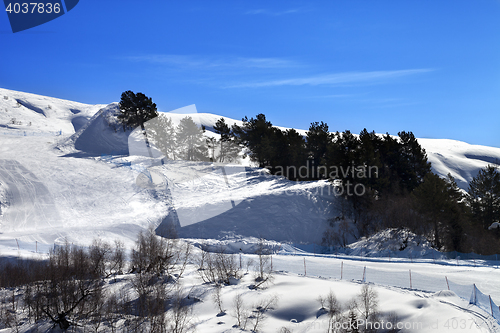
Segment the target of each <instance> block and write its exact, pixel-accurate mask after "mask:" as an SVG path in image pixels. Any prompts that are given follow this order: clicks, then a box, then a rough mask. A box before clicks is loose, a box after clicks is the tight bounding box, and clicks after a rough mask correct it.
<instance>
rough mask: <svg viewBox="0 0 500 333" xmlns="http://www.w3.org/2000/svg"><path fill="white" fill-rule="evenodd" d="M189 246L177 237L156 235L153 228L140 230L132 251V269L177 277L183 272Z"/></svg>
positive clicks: (188, 253)
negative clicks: (175, 275)
mask: <svg viewBox="0 0 500 333" xmlns="http://www.w3.org/2000/svg"><path fill="white" fill-rule="evenodd" d="M190 249H191V247H190V245H189V244H187V243H184V245H181V243H180V242H179V241H178V240H177V239H173V238H163V237H160V236H157V235H156V234H155V231H154V229H153V228H150V229H149V230H148V231H146V232H145V233H143V232H141V233H140V234H139V236H138V239H137V241H136V246H135V249H134V250H133V251H132V271H133V272H136V273H140V272H147V273H153V274H156V275H158V276H159V275H162V274H166V275H167V276H172V275H174V274H177V276H178V277H179V276H180V275H182V273H183V272H184V269H185V267H186V264H187V262H188V259H189V255H190V251H191V250H190Z"/></svg>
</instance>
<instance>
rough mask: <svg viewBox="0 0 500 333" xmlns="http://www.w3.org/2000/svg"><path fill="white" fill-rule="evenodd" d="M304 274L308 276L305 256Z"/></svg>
mask: <svg viewBox="0 0 500 333" xmlns="http://www.w3.org/2000/svg"><path fill="white" fill-rule="evenodd" d="M304 276H307V270H306V258H304Z"/></svg>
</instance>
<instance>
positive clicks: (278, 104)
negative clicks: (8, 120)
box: [0, 0, 500, 147]
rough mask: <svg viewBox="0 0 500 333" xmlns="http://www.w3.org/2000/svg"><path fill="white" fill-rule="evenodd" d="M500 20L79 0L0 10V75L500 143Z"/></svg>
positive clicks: (391, 8)
mask: <svg viewBox="0 0 500 333" xmlns="http://www.w3.org/2000/svg"><path fill="white" fill-rule="evenodd" d="M499 18H500V0H488V1H486V0H477V1H460V0H440V1H396V0H394V1H373V0H370V1H357V0H354V1H272V2H271V1H182V2H181V1H164V0H158V1H156V0H148V1H138V0H136V1H130V0H119V1H118V0H105V1H92V0H80V3H79V4H78V5H77V6H76V7H75V8H74V9H73V10H72V11H71V12H69V13H67V14H65V15H63V16H61V17H60V18H58V19H56V20H54V21H51V22H49V23H46V24H44V25H41V26H38V27H36V28H33V29H30V30H27V31H24V32H19V33H16V34H13V33H12V32H11V29H10V26H9V23H8V18H7V14H6V13H5V12H4V13H3V14H2V13H0V45H1V46H0V47H1V48H0V87H2V88H7V89H13V90H20V91H26V92H32V93H37V94H43V95H48V96H53V97H59V98H64V99H70V100H76V101H79V102H84V103H109V102H113V101H118V100H119V98H120V94H121V93H122V92H123V91H125V90H133V91H135V92H143V93H145V94H146V95H148V96H150V97H152V98H153V101H155V102H156V104H157V105H158V108H159V110H161V111H170V110H173V109H176V108H179V107H182V106H185V105H189V104H196V106H197V108H198V112H209V113H216V114H220V115H224V116H228V117H233V118H236V119H241V118H242V117H243V116H249V117H250V116H255V115H256V114H257V113H264V114H266V116H267V118H268V119H269V120H271V121H272V123H273V124H275V125H280V126H287V127H295V128H302V129H307V128H308V127H309V124H310V123H311V122H313V121H324V122H327V123H328V125H329V126H330V129H331V130H334V131H336V130H339V131H342V130H346V129H349V130H351V131H353V132H355V133H359V132H360V131H361V130H362V129H363V128H365V127H366V128H367V129H368V130H375V131H376V132H379V133H385V132H389V133H390V134H397V132H398V131H402V130H405V131H412V132H413V133H415V135H416V136H417V137H428V138H449V139H457V140H462V141H466V142H469V143H473V144H483V145H490V146H496V147H500V19H499Z"/></svg>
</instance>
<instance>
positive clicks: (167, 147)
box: [145, 116, 176, 160]
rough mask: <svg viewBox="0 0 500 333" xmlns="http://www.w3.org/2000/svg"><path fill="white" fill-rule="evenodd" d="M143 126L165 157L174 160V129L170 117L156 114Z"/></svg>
mask: <svg viewBox="0 0 500 333" xmlns="http://www.w3.org/2000/svg"><path fill="white" fill-rule="evenodd" d="M145 128H146V131H147V132H148V133H150V136H151V140H152V141H153V142H154V144H155V146H156V148H158V149H159V150H160V151H161V152H162V153H163V154H164V155H165V157H166V158H169V159H172V160H175V158H176V151H175V150H176V142H175V139H176V129H175V126H174V125H173V123H172V119H171V118H168V117H165V116H158V117H156V118H155V119H153V120H150V121H148V122H147V123H145Z"/></svg>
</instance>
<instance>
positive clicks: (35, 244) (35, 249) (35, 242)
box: [35, 241, 38, 253]
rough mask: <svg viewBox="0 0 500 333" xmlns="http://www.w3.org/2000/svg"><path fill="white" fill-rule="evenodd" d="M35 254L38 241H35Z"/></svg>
mask: <svg viewBox="0 0 500 333" xmlns="http://www.w3.org/2000/svg"><path fill="white" fill-rule="evenodd" d="M35 252H36V253H38V241H35Z"/></svg>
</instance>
